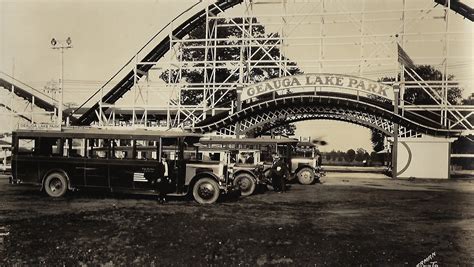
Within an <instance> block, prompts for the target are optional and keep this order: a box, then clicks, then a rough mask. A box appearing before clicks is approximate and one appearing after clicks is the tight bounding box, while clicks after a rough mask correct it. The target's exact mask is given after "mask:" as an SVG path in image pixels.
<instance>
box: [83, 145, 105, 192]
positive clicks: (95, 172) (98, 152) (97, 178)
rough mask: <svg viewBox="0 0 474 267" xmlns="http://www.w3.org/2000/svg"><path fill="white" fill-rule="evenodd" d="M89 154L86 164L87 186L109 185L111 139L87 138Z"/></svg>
mask: <svg viewBox="0 0 474 267" xmlns="http://www.w3.org/2000/svg"><path fill="white" fill-rule="evenodd" d="M87 156H88V157H87V159H86V161H85V164H84V174H85V178H86V186H92V187H109V185H110V183H109V165H108V163H109V160H108V158H109V156H110V143H109V140H108V139H87Z"/></svg>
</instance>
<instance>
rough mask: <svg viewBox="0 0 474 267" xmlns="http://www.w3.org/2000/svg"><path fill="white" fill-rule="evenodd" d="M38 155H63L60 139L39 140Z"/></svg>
mask: <svg viewBox="0 0 474 267" xmlns="http://www.w3.org/2000/svg"><path fill="white" fill-rule="evenodd" d="M39 155H42V156H62V155H63V140H61V138H47V137H42V138H40V140H39Z"/></svg>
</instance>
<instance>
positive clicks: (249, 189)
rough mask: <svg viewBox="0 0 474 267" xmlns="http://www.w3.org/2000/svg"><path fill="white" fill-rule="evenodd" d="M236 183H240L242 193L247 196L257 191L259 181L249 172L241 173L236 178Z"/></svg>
mask: <svg viewBox="0 0 474 267" xmlns="http://www.w3.org/2000/svg"><path fill="white" fill-rule="evenodd" d="M234 185H238V186H239V188H240V195H241V196H243V197H246V196H250V195H252V194H253V193H254V192H255V188H256V187H257V182H256V181H255V179H254V178H253V177H252V175H250V174H248V173H241V174H238V175H237V176H236V177H235V178H234Z"/></svg>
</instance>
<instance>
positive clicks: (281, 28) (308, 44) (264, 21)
mask: <svg viewBox="0 0 474 267" xmlns="http://www.w3.org/2000/svg"><path fill="white" fill-rule="evenodd" d="M394 2H397V1H391V2H384V3H385V5H387V6H388V8H387V9H384V10H375V11H374V10H369V7H370V5H371V4H373V3H374V2H373V1H370V0H365V1H357V3H354V1H327V0H319V1H316V0H315V1H258V0H257V1H245V2H244V3H243V5H241V6H239V7H236V9H237V10H230V11H226V12H221V13H219V14H218V15H215V14H213V13H212V11H210V10H211V9H212V8H214V7H216V5H214V6H213V5H212V4H211V3H210V2H207V3H206V5H205V9H206V17H205V18H206V19H205V23H204V26H203V28H202V30H203V31H204V37H203V38H195V37H193V38H189V37H186V38H175V37H174V36H173V31H172V29H173V23H171V26H169V27H168V28H169V32H168V34H169V37H170V40H171V42H170V44H169V52H168V54H167V56H166V58H164V59H162V60H160V61H157V62H140V61H139V60H138V59H139V58H140V57H139V56H137V57H136V60H135V61H134V63H135V64H136V66H139V65H143V64H153V65H154V67H153V68H152V69H151V70H150V72H149V73H146V76H145V77H146V79H143V78H142V79H141V80H140V77H142V75H143V73H140V72H139V71H137V68H136V67H135V68H134V71H135V73H136V78H135V79H134V83H135V86H134V88H133V91H134V93H133V96H134V99H133V105H129V106H122V107H120V106H118V105H111V106H113V107H112V108H111V109H110V110H109V114H108V115H104V114H99V113H100V112H98V113H97V116H99V117H100V118H101V123H102V124H114V125H115V124H116V123H115V122H114V121H115V113H117V112H123V109H124V108H129V109H132V112H131V113H132V119H131V124H132V125H143V126H145V127H149V126H152V125H151V123H150V118H149V116H148V115H149V114H151V113H152V112H154V114H158V113H159V114H161V116H159V119H156V117H157V116H155V117H154V120H156V121H155V122H153V123H154V124H153V125H155V126H165V127H167V128H175V127H186V126H191V125H195V124H196V123H198V122H200V121H202V120H204V119H206V117H209V116H213V115H215V114H218V113H220V112H228V111H229V110H232V109H234V108H235V102H234V101H232V100H233V99H234V96H235V92H236V89H237V88H239V87H245V86H247V85H249V84H252V83H255V82H257V81H261V80H264V79H267V78H270V77H268V73H271V75H272V77H281V76H287V75H292V74H294V73H295V64H296V65H297V67H298V68H299V70H300V71H302V72H316V73H322V72H332V73H345V74H353V75H359V76H361V77H367V78H372V79H377V78H380V77H381V76H391V77H396V76H397V73H400V72H405V73H406V74H407V75H408V76H409V77H412V78H413V79H414V80H415V81H410V82H408V81H407V82H406V83H404V81H401V90H402V94H403V92H404V90H405V89H406V88H410V87H421V88H423V90H425V92H427V93H428V94H429V95H430V96H431V97H432V98H433V99H434V100H435V102H436V105H431V106H419V105H418V106H416V105H411V104H410V103H408V102H403V101H402V102H401V107H402V108H403V109H406V110H423V111H427V110H430V111H433V112H438V113H440V114H441V116H440V123H441V124H442V125H443V126H444V127H445V128H448V129H451V128H454V127H459V126H462V127H463V128H465V129H468V130H472V129H473V125H472V119H473V118H474V116H473V115H474V108H473V107H467V106H464V107H463V109H462V110H461V109H459V108H458V106H456V105H453V104H451V103H449V102H448V101H447V93H446V91H447V88H450V87H453V86H458V82H457V81H449V83H448V77H449V75H450V71H451V70H454V69H455V68H462V67H465V66H466V65H467V64H469V62H471V61H472V59H470V58H467V59H466V56H465V55H462V54H454V53H453V52H450V51H454V47H455V45H454V44H455V43H462V42H464V41H466V39H465V38H464V39H463V37H462V35H463V34H464V33H463V32H462V31H455V30H452V29H450V16H449V13H450V12H451V11H449V8H448V7H439V6H438V7H435V5H434V4H433V2H431V1H417V2H416V3H417V4H415V5H409V4H407V3H406V2H405V1H400V2H397V3H396V4H393V3H394ZM208 4H210V5H208ZM410 4H411V3H410ZM451 16H453V15H451ZM379 24H380V25H381V26H385V28H384V30H381V29H380V28H379V27H378V26H377V25H379ZM262 25H264V26H265V27H266V28H265V32H264V33H263V34H262V33H261V32H258V31H257V30H256V29H257V28H258V27H259V26H262ZM417 27H418V28H424V27H430V28H433V29H434V30H431V31H430V32H426V33H425V32H416V31H414V30H413V28H417ZM451 27H452V26H451ZM339 28H350V29H353V31H349V32H346V33H344V34H342V33H339V32H338V30H337V29H339ZM223 29H227V30H232V31H233V32H234V35H233V38H232V39H227V38H222V37H221V36H220V34H221V31H223ZM301 29H303V30H301ZM394 33H396V34H397V36H396V35H395V34H394ZM428 37H430V38H428ZM423 38H424V39H423ZM397 42H398V43H400V45H401V46H402V47H404V48H405V49H406V50H407V51H408V52H409V53H410V50H415V47H416V46H420V44H423V43H424V42H428V43H429V44H433V46H436V47H435V48H436V49H434V48H433V49H431V48H430V49H431V50H433V51H430V53H429V55H428V56H414V57H413V59H414V61H415V63H417V64H431V65H435V66H437V67H438V68H439V69H440V70H442V71H443V72H444V76H443V80H442V81H423V79H421V77H420V76H419V75H418V74H417V73H416V72H414V71H413V70H411V69H408V68H407V69H405V68H403V67H400V66H399V64H398V62H397V55H396V49H395V47H396V46H395V45H396V43H397ZM450 46H451V47H450ZM334 47H336V48H337V49H335V48H334ZM223 49H234V51H238V56H237V57H233V58H231V59H222V58H221V57H220V54H221V52H222V50H223ZM298 49H299V50H304V51H305V53H303V54H304V57H299V58H297V56H295V57H292V55H298V53H296V52H295V50H298ZM346 50H348V51H351V53H350V54H347V53H346V52H345V51H346ZM354 52H356V53H355V55H354ZM299 54H300V55H301V53H299ZM189 55H191V56H189ZM293 58H294V60H293ZM461 58H464V59H461ZM450 64H453V66H450ZM257 69H260V70H261V69H263V70H266V72H265V73H264V74H261V75H260V76H258V75H255V73H256V70H257ZM190 73H200V74H201V75H202V79H201V80H199V81H190V80H189V79H188V78H187V77H189V74H190ZM138 74H140V75H138ZM402 76H403V75H402ZM149 77H151V78H150V79H148V78H149ZM157 80H160V81H162V80H165V83H163V82H160V83H159V82H157ZM157 83H159V85H157ZM150 90H161V91H162V92H164V93H163V94H160V96H161V97H162V101H161V102H160V103H159V104H158V103H157V102H156V99H153V100H149V95H148V92H149V91H150ZM193 91H194V92H201V93H200V95H199V97H195V99H194V100H196V101H194V102H193V101H189V96H188V97H187V98H188V99H185V95H186V92H193ZM197 95H198V94H194V95H193V94H191V97H192V96H197ZM189 102H193V103H189ZM121 108H122V109H121ZM160 112H161V113H160ZM129 123H130V121H129ZM127 125H129V124H127Z"/></svg>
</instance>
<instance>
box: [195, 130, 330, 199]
mask: <svg viewBox="0 0 474 267" xmlns="http://www.w3.org/2000/svg"><path fill="white" fill-rule="evenodd" d="M199 144H201V146H204V147H205V148H206V149H207V150H204V149H203V148H201V151H202V153H203V156H204V157H208V158H213V157H214V158H215V160H222V161H226V162H227V163H228V165H229V168H230V169H231V172H232V178H231V179H232V181H233V183H234V184H235V185H239V187H240V190H241V194H242V196H247V195H251V194H252V193H253V192H254V191H255V189H256V187H257V186H258V185H264V184H268V183H269V177H268V171H269V169H270V167H271V166H272V156H271V154H272V153H277V154H279V155H280V156H281V157H282V158H283V159H284V160H285V161H286V163H287V165H288V166H289V171H290V176H289V177H288V180H289V181H294V180H297V181H298V182H299V183H301V184H306V185H307V184H313V183H315V182H316V181H317V179H319V178H320V175H321V174H320V169H319V168H318V167H317V162H316V159H315V155H314V147H315V146H314V145H313V144H311V143H310V144H306V143H301V142H299V141H298V140H297V139H293V138H242V139H236V138H225V137H216V136H212V137H203V138H201V139H200V140H199Z"/></svg>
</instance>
